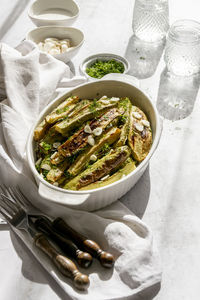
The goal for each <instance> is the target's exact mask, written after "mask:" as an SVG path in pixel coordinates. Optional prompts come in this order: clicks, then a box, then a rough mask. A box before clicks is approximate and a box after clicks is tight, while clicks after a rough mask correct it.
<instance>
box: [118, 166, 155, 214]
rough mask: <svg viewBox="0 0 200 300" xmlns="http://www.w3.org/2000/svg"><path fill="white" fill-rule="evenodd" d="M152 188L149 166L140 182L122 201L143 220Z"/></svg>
mask: <svg viewBox="0 0 200 300" xmlns="http://www.w3.org/2000/svg"><path fill="white" fill-rule="evenodd" d="M150 188H151V182H150V176H149V166H148V167H147V169H146V171H145V172H144V174H143V175H142V177H141V178H140V180H139V181H138V182H137V183H136V185H135V186H134V187H133V188H132V189H131V190H130V191H129V192H128V193H127V194H126V195H125V196H123V197H122V198H121V199H120V201H121V202H122V203H123V204H124V205H126V206H127V207H128V208H129V209H130V210H131V211H132V212H134V213H135V214H136V216H138V217H139V218H142V217H143V215H144V212H145V210H146V207H147V204H148V201H149V194H150Z"/></svg>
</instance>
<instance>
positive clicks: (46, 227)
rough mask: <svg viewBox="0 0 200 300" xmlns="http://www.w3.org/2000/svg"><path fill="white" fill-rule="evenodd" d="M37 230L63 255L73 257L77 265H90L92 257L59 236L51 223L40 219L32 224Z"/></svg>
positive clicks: (86, 266) (42, 218)
mask: <svg viewBox="0 0 200 300" xmlns="http://www.w3.org/2000/svg"><path fill="white" fill-rule="evenodd" d="M34 225H35V227H36V228H37V230H39V231H41V232H43V233H45V234H47V235H48V236H49V237H50V238H52V240H53V241H54V242H56V244H57V245H58V246H59V247H60V249H61V250H63V251H64V253H65V254H67V255H69V256H71V257H73V258H74V259H75V260H76V261H77V263H78V264H79V265H80V266H81V267H83V268H88V267H89V266H90V265H91V263H92V256H91V255H90V254H89V253H87V252H83V251H81V250H80V249H78V247H77V245H76V244H75V243H73V242H72V241H71V240H69V239H68V238H66V237H64V236H62V235H60V234H59V233H58V232H57V231H56V230H55V229H54V228H53V226H52V224H51V221H50V220H48V219H47V218H44V217H40V218H38V219H36V221H35V223H34Z"/></svg>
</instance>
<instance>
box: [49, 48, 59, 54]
mask: <svg viewBox="0 0 200 300" xmlns="http://www.w3.org/2000/svg"><path fill="white" fill-rule="evenodd" d="M48 53H49V54H51V55H57V54H60V50H59V49H58V48H52V49H50V50H49V52H48Z"/></svg>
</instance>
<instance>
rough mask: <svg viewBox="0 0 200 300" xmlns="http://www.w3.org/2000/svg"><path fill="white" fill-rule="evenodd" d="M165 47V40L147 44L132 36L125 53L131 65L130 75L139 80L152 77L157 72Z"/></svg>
mask: <svg viewBox="0 0 200 300" xmlns="http://www.w3.org/2000/svg"><path fill="white" fill-rule="evenodd" d="M164 46H165V40H163V41H159V42H155V43H147V42H144V41H141V40H140V39H138V38H137V37H135V36H134V35H133V36H131V38H130V39H129V43H128V46H127V49H126V53H125V57H126V58H127V59H128V61H129V63H130V71H129V74H130V75H133V76H135V77H137V78H139V79H144V78H148V77H151V76H152V75H153V74H154V73H155V71H156V68H157V66H158V63H159V61H160V58H161V56H162V52H163V49H164Z"/></svg>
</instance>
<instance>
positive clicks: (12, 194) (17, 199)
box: [8, 187, 24, 207]
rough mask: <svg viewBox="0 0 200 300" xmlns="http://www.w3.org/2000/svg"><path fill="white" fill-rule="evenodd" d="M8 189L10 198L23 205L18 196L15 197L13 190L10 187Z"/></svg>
mask: <svg viewBox="0 0 200 300" xmlns="http://www.w3.org/2000/svg"><path fill="white" fill-rule="evenodd" d="M8 189H9V193H10V195H11V197H12V199H14V200H15V202H16V203H17V204H18V206H20V207H24V205H23V203H22V202H21V201H20V200H19V198H18V197H17V195H16V193H14V192H13V190H12V189H11V188H10V187H9V188H8ZM13 189H14V188H13ZM14 190H15V189H14Z"/></svg>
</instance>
